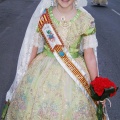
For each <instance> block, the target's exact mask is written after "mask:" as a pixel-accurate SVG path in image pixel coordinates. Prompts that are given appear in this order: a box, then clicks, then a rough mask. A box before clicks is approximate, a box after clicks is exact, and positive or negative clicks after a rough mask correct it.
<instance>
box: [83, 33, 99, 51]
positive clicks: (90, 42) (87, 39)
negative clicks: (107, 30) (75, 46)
mask: <svg viewBox="0 0 120 120" xmlns="http://www.w3.org/2000/svg"><path fill="white" fill-rule="evenodd" d="M81 44H82V50H84V49H88V48H96V47H97V46H98V41H97V39H96V35H95V34H93V35H89V36H84V37H83V39H82V41H81Z"/></svg>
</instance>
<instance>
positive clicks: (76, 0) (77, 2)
mask: <svg viewBox="0 0 120 120" xmlns="http://www.w3.org/2000/svg"><path fill="white" fill-rule="evenodd" d="M74 4H75V7H76V8H77V4H78V2H77V0H75V3H74Z"/></svg>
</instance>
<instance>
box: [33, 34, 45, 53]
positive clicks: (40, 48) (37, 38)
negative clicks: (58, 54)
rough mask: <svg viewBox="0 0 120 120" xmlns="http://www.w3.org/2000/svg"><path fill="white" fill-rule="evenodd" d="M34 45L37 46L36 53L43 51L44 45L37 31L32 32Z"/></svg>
mask: <svg viewBox="0 0 120 120" xmlns="http://www.w3.org/2000/svg"><path fill="white" fill-rule="evenodd" d="M33 45H34V46H35V47H38V53H40V52H42V51H43V47H44V39H43V37H42V35H41V34H40V33H39V32H35V34H34V44H33Z"/></svg>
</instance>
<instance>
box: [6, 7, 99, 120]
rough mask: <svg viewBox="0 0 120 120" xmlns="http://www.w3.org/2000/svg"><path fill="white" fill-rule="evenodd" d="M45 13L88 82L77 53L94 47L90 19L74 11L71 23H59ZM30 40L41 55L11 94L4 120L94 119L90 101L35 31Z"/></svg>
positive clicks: (79, 54) (50, 10)
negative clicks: (32, 40)
mask: <svg viewBox="0 0 120 120" xmlns="http://www.w3.org/2000/svg"><path fill="white" fill-rule="evenodd" d="M48 11H49V15H50V17H51V20H52V22H53V24H54V27H55V28H56V30H57V32H58V34H59V35H60V37H61V38H62V40H63V42H64V45H65V47H66V48H67V49H68V50H69V52H70V54H71V55H72V57H73V58H74V59H75V60H76V61H77V63H78V64H79V65H80V66H82V68H83V69H84V71H85V72H86V75H87V78H88V80H89V74H88V71H87V68H86V65H85V62H84V57H83V55H82V54H81V53H82V52H81V51H80V45H82V47H81V50H82V49H83V50H84V49H87V48H96V47H97V40H96V37H95V26H94V19H93V18H92V17H91V16H90V15H88V14H86V13H85V12H82V11H80V10H77V14H76V15H75V16H74V18H73V19H72V20H70V21H67V22H64V21H63V22H60V21H58V20H57V19H56V18H55V17H54V15H53V13H52V8H51V7H50V8H49V9H48ZM34 39H35V43H34V46H36V47H38V48H39V50H40V51H41V49H42V48H43V52H42V53H39V54H38V55H37V57H36V58H35V59H34V60H33V62H32V64H31V65H30V66H29V68H28V70H27V72H26V74H25V76H24V77H23V79H22V81H21V82H20V84H19V86H18V88H17V90H16V91H15V94H14V95H13V98H12V101H11V104H10V107H9V109H8V113H7V117H6V120H96V119H97V118H96V113H95V109H94V108H93V106H92V105H91V103H90V101H89V100H88V99H87V97H86V96H85V95H84V94H83V93H82V91H81V89H80V88H79V87H78V85H77V84H76V83H75V82H74V81H73V80H72V78H71V77H70V76H69V75H68V74H67V73H66V71H65V70H64V69H63V68H62V67H61V65H60V64H59V63H58V61H57V60H56V58H55V57H54V56H53V54H52V53H51V52H50V50H49V48H48V46H47V45H46V43H45V42H44V39H43V37H42V36H41V34H40V32H39V30H37V31H36V33H35V37H34ZM88 83H90V80H89V81H88Z"/></svg>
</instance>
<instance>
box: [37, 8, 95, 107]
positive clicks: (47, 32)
mask: <svg viewBox="0 0 120 120" xmlns="http://www.w3.org/2000/svg"><path fill="white" fill-rule="evenodd" d="M38 28H39V30H40V32H41V34H42V35H43V37H44V38H45V40H46V43H47V45H48V46H49V48H50V50H51V52H52V53H53V54H54V56H55V58H56V59H57V61H58V62H59V63H60V65H61V66H62V67H63V68H64V69H65V71H66V72H67V73H68V74H69V76H70V77H71V78H72V79H73V80H74V81H75V82H76V84H77V85H78V86H79V87H80V88H81V90H82V92H83V93H84V94H85V95H86V97H87V98H88V99H89V100H90V101H91V104H92V105H93V107H94V108H95V109H96V102H95V101H94V100H93V99H92V98H91V92H90V87H89V84H88V82H87V81H86V79H85V72H84V71H83V69H82V68H81V66H80V65H78V64H77V62H76V61H75V60H74V59H73V58H72V56H71V55H70V53H69V52H68V50H67V49H66V48H65V46H64V43H63V41H62V39H61V38H60V36H59V34H58V33H57V31H56V30H55V28H54V26H53V23H52V21H51V19H50V16H49V14H48V10H47V9H46V11H44V13H43V15H42V16H41V17H40V20H39V23H38Z"/></svg>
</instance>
